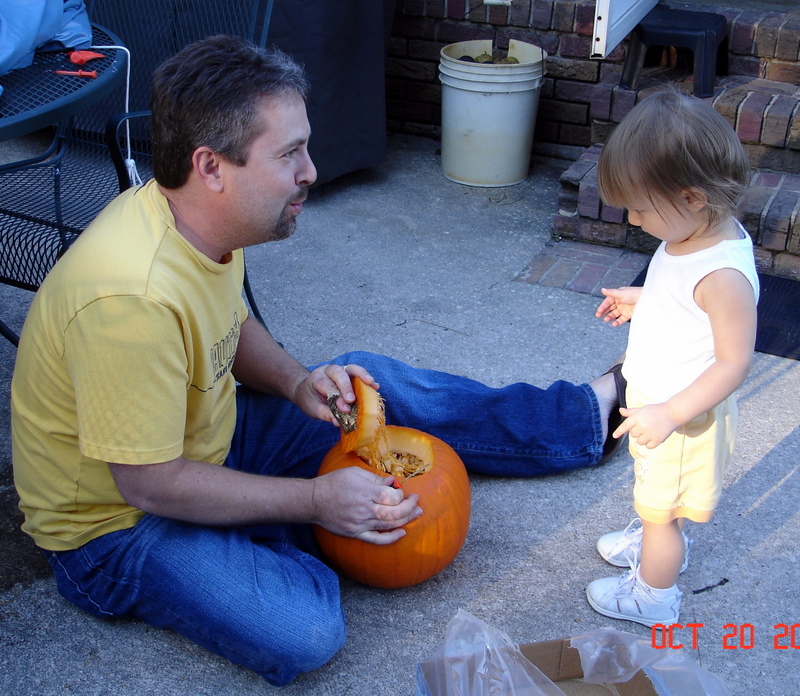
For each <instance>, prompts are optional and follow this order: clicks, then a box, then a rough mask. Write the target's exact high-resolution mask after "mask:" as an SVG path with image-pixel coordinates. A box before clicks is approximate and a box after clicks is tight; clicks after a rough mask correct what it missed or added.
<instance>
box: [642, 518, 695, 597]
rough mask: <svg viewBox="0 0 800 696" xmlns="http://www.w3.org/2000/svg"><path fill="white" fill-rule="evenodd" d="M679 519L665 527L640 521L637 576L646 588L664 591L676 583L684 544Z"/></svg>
mask: <svg viewBox="0 0 800 696" xmlns="http://www.w3.org/2000/svg"><path fill="white" fill-rule="evenodd" d="M682 530H683V520H682V519H675V520H672V521H671V522H667V523H666V524H656V523H654V522H648V521H647V520H642V559H641V565H640V568H639V573H640V575H641V578H642V580H644V581H645V582H646V583H647V584H648V585H650V587H654V588H658V589H668V588H670V587H672V586H673V585H675V583H676V582H677V581H678V575H679V574H680V570H681V566H682V565H683V556H684V553H685V551H686V544H685V542H684V540H683V531H682Z"/></svg>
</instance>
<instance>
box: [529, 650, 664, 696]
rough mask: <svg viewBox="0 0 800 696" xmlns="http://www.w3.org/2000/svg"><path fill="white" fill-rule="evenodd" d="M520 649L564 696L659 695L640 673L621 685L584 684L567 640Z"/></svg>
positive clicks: (577, 656) (573, 651)
mask: <svg viewBox="0 0 800 696" xmlns="http://www.w3.org/2000/svg"><path fill="white" fill-rule="evenodd" d="M519 649H520V652H522V654H523V655H524V656H525V657H527V658H528V659H529V660H530V661H531V662H532V663H533V664H535V665H536V666H537V667H538V668H539V669H540V670H541V671H542V672H543V673H544V675H545V676H546V677H547V678H548V679H551V680H552V681H553V682H555V683H556V684H557V685H558V688H559V689H561V690H562V691H563V692H564V693H565V694H567V696H658V693H657V692H656V690H655V687H654V686H653V684H652V682H651V681H650V679H648V677H647V675H646V674H645V673H644V672H642V670H639V671H638V672H637V673H636V674H634V675H633V677H632V678H631V679H630V680H629V681H627V682H624V683H622V684H586V683H585V682H584V681H583V668H582V667H581V658H580V654H579V653H578V651H577V650H576V649H575V648H573V647H570V639H569V638H564V639H561V640H548V641H544V642H541V643H528V644H527V645H520V646H519Z"/></svg>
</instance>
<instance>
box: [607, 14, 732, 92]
mask: <svg viewBox="0 0 800 696" xmlns="http://www.w3.org/2000/svg"><path fill="white" fill-rule="evenodd" d="M650 46H673V47H675V48H688V49H690V50H691V51H692V56H693V58H694V95H695V96H696V97H710V96H712V95H713V94H714V78H715V76H716V74H717V70H718V68H719V69H721V70H722V72H721V73H720V74H725V73H726V72H727V68H728V22H727V20H726V18H725V17H724V16H723V15H719V14H715V13H713V12H692V11H691V10H673V9H670V8H669V7H665V6H659V5H657V6H656V7H654V8H653V9H652V10H651V11H650V12H649V13H648V14H647V15H646V16H645V17H644V19H642V21H641V22H639V24H637V25H636V27H635V28H634V30H633V31H632V32H631V40H630V45H629V46H628V54H627V55H626V56H625V64H624V65H623V67H622V77H621V78H620V81H619V84H620V87H624V88H625V89H636V87H637V86H638V84H639V79H640V78H641V75H642V66H643V65H644V59H645V55H646V53H647V49H648V48H649V47H650ZM718 56H719V60H718Z"/></svg>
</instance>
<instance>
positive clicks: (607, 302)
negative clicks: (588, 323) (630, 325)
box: [594, 285, 642, 326]
mask: <svg viewBox="0 0 800 696" xmlns="http://www.w3.org/2000/svg"><path fill="white" fill-rule="evenodd" d="M600 292H602V293H603V294H604V295H605V296H606V298H605V299H604V300H603V301H602V302H601V303H600V306H599V307H598V308H597V311H596V312H595V313H594V315H595V316H596V317H597V318H598V319H599V318H601V317H602V319H603V321H605V322H607V323H608V322H610V323H611V326H620V325H622V324H624V323H625V322H626V321H629V320H630V318H631V317H632V316H633V310H634V308H635V307H636V303H637V302H638V301H639V296H640V295H641V294H642V288H640V287H635V286H632V285H629V286H625V287H622V288H616V289H614V290H609V289H607V288H601V289H600Z"/></svg>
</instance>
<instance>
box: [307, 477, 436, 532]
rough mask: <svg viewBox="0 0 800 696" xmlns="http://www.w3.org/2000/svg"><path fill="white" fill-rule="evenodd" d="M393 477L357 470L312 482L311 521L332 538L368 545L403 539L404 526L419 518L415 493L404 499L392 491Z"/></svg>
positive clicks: (419, 512)
mask: <svg viewBox="0 0 800 696" xmlns="http://www.w3.org/2000/svg"><path fill="white" fill-rule="evenodd" d="M392 483H394V477H393V476H388V477H383V476H379V475H377V474H372V473H370V472H369V471H365V470H364V469H359V468H358V467H350V468H347V469H338V470H337V471H332V472H331V473H329V474H325V475H324V476H320V477H318V478H316V479H314V493H313V506H314V510H315V521H316V523H317V524H319V525H321V526H323V527H325V528H326V529H328V530H329V531H331V532H333V533H334V534H339V535H340V536H348V537H358V538H359V539H361V540H362V541H368V542H370V543H372V544H391V543H393V542H395V541H397V540H398V539H400V538H401V537H403V536H405V533H406V531H405V530H404V529H402V526H403V525H404V524H407V523H408V522H410V521H411V520H414V519H416V518H417V517H419V516H420V515H421V514H422V509H421V508H420V507H419V506H418V505H417V502H418V496H417V495H416V493H414V494H412V495H410V496H408V498H405V497H404V496H405V494H404V493H403V491H402V490H400V489H396V488H393V487H392Z"/></svg>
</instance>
